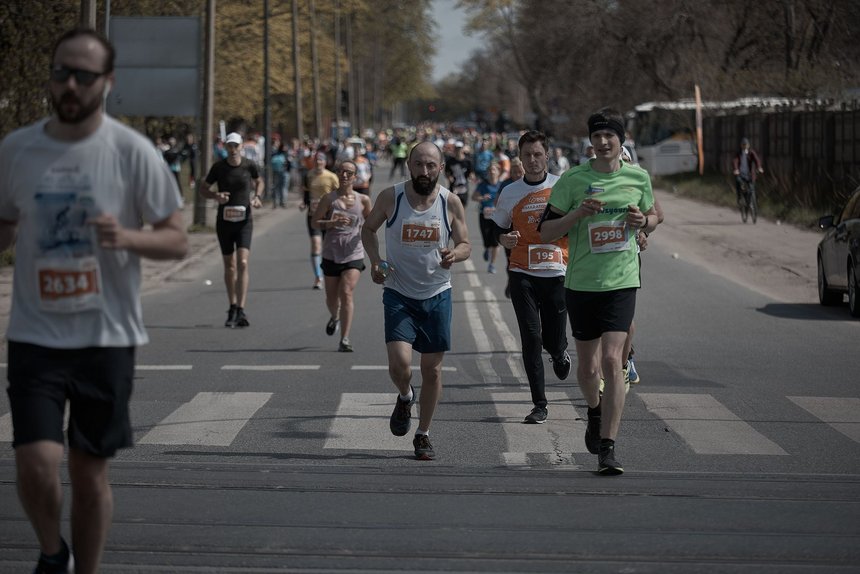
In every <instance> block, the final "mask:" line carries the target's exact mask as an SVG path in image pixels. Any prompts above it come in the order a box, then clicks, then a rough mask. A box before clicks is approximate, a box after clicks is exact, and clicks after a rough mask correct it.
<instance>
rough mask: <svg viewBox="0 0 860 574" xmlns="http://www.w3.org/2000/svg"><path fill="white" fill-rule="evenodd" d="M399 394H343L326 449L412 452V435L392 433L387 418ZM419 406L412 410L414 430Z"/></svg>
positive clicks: (394, 391) (393, 392)
mask: <svg viewBox="0 0 860 574" xmlns="http://www.w3.org/2000/svg"><path fill="white" fill-rule="evenodd" d="M396 396H397V391H396V390H394V389H392V391H391V392H390V393H341V395H340V403H338V405H337V412H336V413H335V417H334V422H332V425H331V428H330V429H329V432H328V437H327V438H326V441H325V444H324V445H323V448H324V449H325V448H328V449H339V450H392V451H409V452H411V451H412V433H411V432H410V433H407V436H401V437H397V436H394V435H393V434H391V430H390V429H389V427H388V419H389V418H390V417H391V411H393V410H394V398H395V397H396ZM417 411H418V409H417V404H416V406H414V407H413V408H412V418H413V420H412V428H411V429H410V430H411V431H413V432H414V431H415V429H416V428H417V424H418V419H417V414H418V413H417Z"/></svg>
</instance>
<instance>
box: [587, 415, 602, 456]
mask: <svg viewBox="0 0 860 574" xmlns="http://www.w3.org/2000/svg"><path fill="white" fill-rule="evenodd" d="M592 410H596V409H590V408H589V409H588V425H587V426H586V427H585V448H587V449H588V452H590V453H591V454H597V453H598V452H599V451H600V412H599V411H598V412H596V413H592Z"/></svg>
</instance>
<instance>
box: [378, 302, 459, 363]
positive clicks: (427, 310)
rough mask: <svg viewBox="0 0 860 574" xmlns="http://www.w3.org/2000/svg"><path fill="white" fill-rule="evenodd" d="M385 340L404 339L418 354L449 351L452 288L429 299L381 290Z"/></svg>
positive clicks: (387, 341) (388, 341)
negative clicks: (413, 297)
mask: <svg viewBox="0 0 860 574" xmlns="http://www.w3.org/2000/svg"><path fill="white" fill-rule="evenodd" d="M382 306H383V307H384V309H385V342H386V343H390V342H392V341H404V342H406V343H410V344H411V345H412V348H413V349H415V350H416V351H418V352H419V353H444V352H445V351H450V350H451V312H452V308H451V290H450V289H446V290H444V291H442V292H441V293H439V294H438V295H435V296H433V297H430V298H429V299H412V298H410V297H406V296H405V295H401V294H400V293H398V292H397V291H395V290H394V289H389V288H385V289H383V291H382Z"/></svg>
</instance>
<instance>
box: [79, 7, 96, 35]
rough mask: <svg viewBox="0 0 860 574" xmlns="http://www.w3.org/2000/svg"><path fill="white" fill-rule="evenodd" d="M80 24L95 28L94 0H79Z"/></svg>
mask: <svg viewBox="0 0 860 574" xmlns="http://www.w3.org/2000/svg"><path fill="white" fill-rule="evenodd" d="M81 26H83V27H85V28H92V29H93V30H95V29H96V0H81Z"/></svg>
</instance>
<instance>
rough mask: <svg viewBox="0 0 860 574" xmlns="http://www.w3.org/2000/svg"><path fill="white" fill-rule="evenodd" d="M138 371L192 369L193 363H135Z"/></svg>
mask: <svg viewBox="0 0 860 574" xmlns="http://www.w3.org/2000/svg"><path fill="white" fill-rule="evenodd" d="M134 368H135V370H137V371H190V370H192V369H193V366H192V365H135V366H134Z"/></svg>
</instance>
